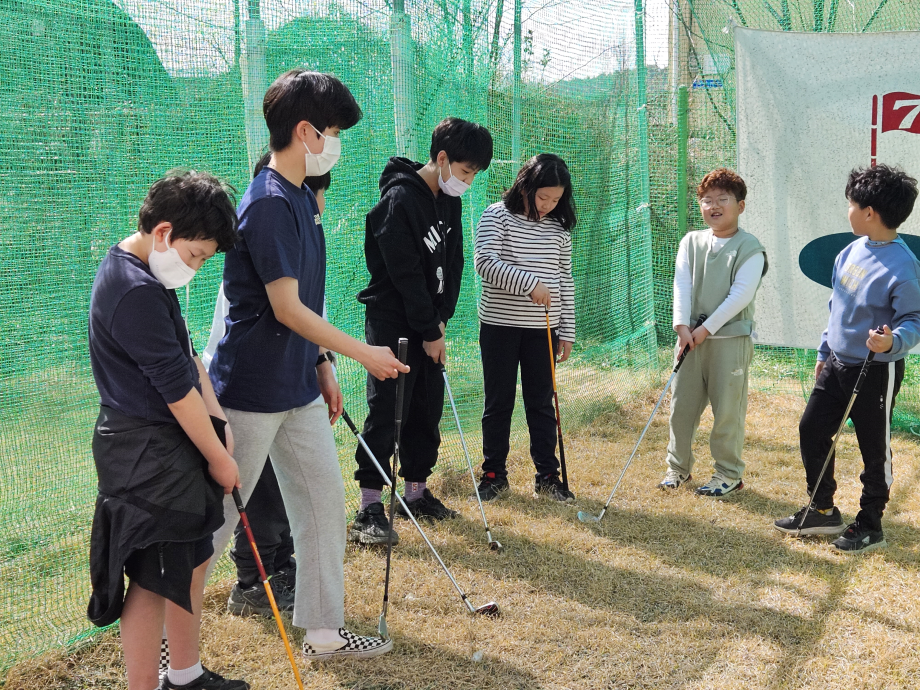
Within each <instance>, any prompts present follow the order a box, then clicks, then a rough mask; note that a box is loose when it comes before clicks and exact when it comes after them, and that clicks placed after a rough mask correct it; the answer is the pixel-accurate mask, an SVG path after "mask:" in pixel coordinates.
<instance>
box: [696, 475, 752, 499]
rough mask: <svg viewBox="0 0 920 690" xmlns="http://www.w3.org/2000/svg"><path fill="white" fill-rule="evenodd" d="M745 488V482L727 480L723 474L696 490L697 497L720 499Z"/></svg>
mask: <svg viewBox="0 0 920 690" xmlns="http://www.w3.org/2000/svg"><path fill="white" fill-rule="evenodd" d="M743 488H744V482H743V481H741V480H740V479H727V478H726V477H723V476H722V475H721V474H718V473H716V474H714V475H712V479H710V480H709V481H708V482H706V483H705V484H703V486H701V487H700V488H699V489H697V490H696V495H697V496H713V497H715V498H719V497H721V496H725V495H726V494H730V493H731V492H732V491H737V490H738V489H743Z"/></svg>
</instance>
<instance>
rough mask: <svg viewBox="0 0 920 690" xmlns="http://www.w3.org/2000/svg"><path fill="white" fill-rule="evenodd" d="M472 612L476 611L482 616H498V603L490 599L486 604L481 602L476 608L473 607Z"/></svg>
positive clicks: (499, 612)
mask: <svg viewBox="0 0 920 690" xmlns="http://www.w3.org/2000/svg"><path fill="white" fill-rule="evenodd" d="M473 613H478V614H480V615H482V616H500V615H501V614H502V612H501V611H499V610H498V604H496V603H495V602H494V601H490V602H489V603H488V604H483V605H482V606H480V607H479V608H477V609H474V611H473Z"/></svg>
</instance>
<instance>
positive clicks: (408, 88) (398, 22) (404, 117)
mask: <svg viewBox="0 0 920 690" xmlns="http://www.w3.org/2000/svg"><path fill="white" fill-rule="evenodd" d="M390 61H391V65H392V70H393V118H394V121H395V124H396V152H397V154H398V155H400V156H405V157H407V158H414V157H415V155H416V141H415V127H414V122H415V120H414V114H415V75H414V73H413V70H412V23H411V20H410V18H409V15H408V14H406V11H405V4H404V1H403V0H394V2H393V14H392V15H391V16H390Z"/></svg>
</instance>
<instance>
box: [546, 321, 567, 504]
mask: <svg viewBox="0 0 920 690" xmlns="http://www.w3.org/2000/svg"><path fill="white" fill-rule="evenodd" d="M543 310H544V311H545V312H546V339H547V340H548V341H549V367H550V370H551V371H552V373H553V400H554V401H555V402H556V435H557V436H558V437H559V467H560V469H561V470H562V488H563V489H564V490H565V491H566V492H568V490H569V475H568V472H566V471H565V447H564V446H563V445H562V413H560V412H559V393H558V392H557V391H556V353H555V352H553V330H552V328H551V327H550V325H549V307H547V306H544V307H543Z"/></svg>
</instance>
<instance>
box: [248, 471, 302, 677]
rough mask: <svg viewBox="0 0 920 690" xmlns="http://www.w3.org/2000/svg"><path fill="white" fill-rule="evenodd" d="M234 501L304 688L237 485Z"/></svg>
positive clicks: (294, 668) (285, 645)
mask: <svg viewBox="0 0 920 690" xmlns="http://www.w3.org/2000/svg"><path fill="white" fill-rule="evenodd" d="M233 502H234V503H236V509H237V510H238V511H239V513H240V520H241V521H242V523H243V529H244V530H245V531H246V538H247V539H248V540H249V546H251V547H252V555H253V557H254V558H255V560H256V567H257V568H258V569H259V577H261V578H262V585H263V586H264V587H265V593H266V594H267V595H268V603H269V604H271V606H272V613H273V614H274V615H275V622H276V623H277V624H278V630H279V631H280V632H281V639H282V640H284V648H285V650H287V655H288V659H290V661H291V668H292V669H293V670H294V678H296V679H297V687H298V688H300V690H303V681H302V680H301V679H300V671H298V670H297V663H296V662H295V661H294V651H293V650H292V649H291V643H290V641H289V640H288V636H287V633H286V632H285V631H284V623H283V622H282V621H281V613H280V612H279V611H278V604H276V603H275V595H274V593H273V592H272V586H271V585H270V584H269V583H268V575H266V574H265V566H264V565H262V558H261V556H259V549H258V548H257V547H256V538H255V536H253V534H252V527H250V526H249V518H248V517H246V510H245V508H244V507H243V498H242V496H240V492H239V490H238V489H237V488H236V487H233Z"/></svg>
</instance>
